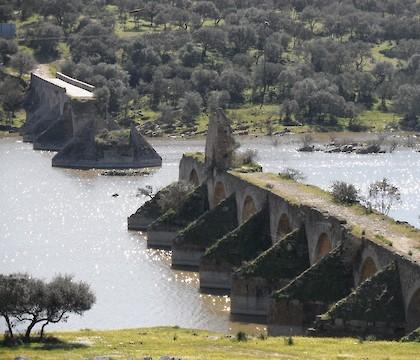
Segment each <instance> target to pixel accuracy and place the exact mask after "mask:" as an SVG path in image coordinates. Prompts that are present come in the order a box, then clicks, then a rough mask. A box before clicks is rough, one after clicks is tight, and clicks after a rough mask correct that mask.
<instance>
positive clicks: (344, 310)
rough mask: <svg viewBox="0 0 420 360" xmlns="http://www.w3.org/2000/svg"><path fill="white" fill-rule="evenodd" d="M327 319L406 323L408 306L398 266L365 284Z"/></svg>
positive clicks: (380, 273)
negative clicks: (406, 306)
mask: <svg viewBox="0 0 420 360" xmlns="http://www.w3.org/2000/svg"><path fill="white" fill-rule="evenodd" d="M323 317H324V316H323ZM325 318H331V319H343V320H364V321H368V322H376V321H382V322H386V323H397V324H398V323H404V322H405V312H404V302H403V299H402V292H401V284H400V277H399V274H398V268H397V265H396V264H395V263H392V264H390V265H389V266H388V267H386V268H385V269H383V270H382V271H380V272H379V273H377V274H376V275H374V276H373V277H372V278H370V279H367V280H366V281H364V282H363V283H362V284H361V285H360V286H359V287H358V288H356V289H355V290H354V291H353V292H352V293H351V294H350V295H348V296H347V297H346V298H344V299H342V300H340V301H339V302H337V303H336V304H335V305H334V306H332V307H331V309H329V310H328V312H327V313H326V314H325Z"/></svg>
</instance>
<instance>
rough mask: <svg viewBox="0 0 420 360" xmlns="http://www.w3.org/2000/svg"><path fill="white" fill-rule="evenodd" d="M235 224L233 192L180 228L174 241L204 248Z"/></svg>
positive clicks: (236, 223) (236, 217) (233, 227)
mask: <svg viewBox="0 0 420 360" xmlns="http://www.w3.org/2000/svg"><path fill="white" fill-rule="evenodd" d="M237 226H238V215H237V208H236V198H235V195H234V194H233V195H231V196H229V197H228V198H227V199H225V200H224V201H222V202H221V203H220V204H219V205H217V206H216V207H215V208H213V209H212V210H210V211H208V212H206V213H205V214H203V215H202V216H200V217H199V218H198V219H197V220H195V221H194V222H192V223H191V224H190V225H188V226H187V227H186V228H185V229H184V230H182V231H181V232H180V233H179V234H178V236H177V237H176V238H175V243H182V244H191V245H195V246H198V247H200V248H203V249H205V248H207V247H209V246H210V245H212V244H213V243H214V242H215V241H216V240H218V239H220V238H221V237H222V236H224V235H225V234H227V233H229V232H231V231H232V230H233V229H235V228H236V227H237Z"/></svg>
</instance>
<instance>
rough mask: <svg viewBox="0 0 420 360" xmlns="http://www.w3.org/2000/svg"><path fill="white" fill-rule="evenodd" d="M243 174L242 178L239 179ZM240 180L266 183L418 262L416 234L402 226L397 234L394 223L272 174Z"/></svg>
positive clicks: (419, 241) (419, 249) (418, 237)
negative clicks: (361, 212) (366, 213)
mask: <svg viewBox="0 0 420 360" xmlns="http://www.w3.org/2000/svg"><path fill="white" fill-rule="evenodd" d="M242 175H243V176H242ZM242 175H241V177H242V178H248V179H249V180H250V182H252V183H255V181H258V182H262V181H263V184H264V185H267V184H270V187H271V188H272V189H271V191H272V192H274V193H277V194H279V195H280V196H281V195H283V196H284V197H285V198H294V199H295V200H296V201H297V202H298V203H301V204H304V205H308V206H311V207H315V208H317V209H319V210H320V211H322V212H327V213H328V214H330V215H331V216H337V217H340V218H342V219H345V220H346V221H347V223H348V224H349V225H351V226H356V227H358V228H360V229H362V230H364V231H365V232H366V236H367V237H368V238H369V239H371V240H372V241H375V242H377V243H380V244H382V245H383V244H385V242H384V241H383V240H381V237H384V238H385V239H386V240H387V241H390V242H391V243H392V247H393V249H395V250H397V251H398V252H400V253H402V254H404V255H408V256H409V257H410V258H412V259H415V260H420V231H416V232H414V231H413V232H411V233H409V234H407V233H408V230H407V229H406V227H404V226H403V225H400V226H401V232H400V231H399V229H398V227H399V226H398V225H397V224H396V223H392V222H391V221H390V219H389V218H386V217H382V216H380V215H376V214H371V215H361V214H359V213H357V211H356V210H355V209H354V208H352V207H347V206H342V205H339V204H336V203H334V202H332V201H331V200H330V199H328V198H326V197H325V196H324V197H323V196H322V195H320V194H317V193H316V192H311V191H309V190H305V188H306V187H305V185H303V184H299V183H296V182H293V181H284V180H282V179H278V178H277V179H278V180H276V179H273V174H261V173H260V174H242ZM410 254H411V255H410Z"/></svg>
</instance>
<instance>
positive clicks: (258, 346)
mask: <svg viewBox="0 0 420 360" xmlns="http://www.w3.org/2000/svg"><path fill="white" fill-rule="evenodd" d="M53 335H54V336H57V337H58V338H59V339H60V341H61V342H56V343H55V344H53V343H49V344H31V345H28V346H26V345H22V346H19V347H15V348H8V347H4V346H0V358H1V359H4V360H8V359H15V357H17V356H19V355H20V356H26V357H28V358H30V359H31V360H38V359H39V360H40V359H42V360H52V359H68V360H73V359H93V358H94V357H95V356H105V358H108V357H109V358H111V359H143V358H144V357H145V356H152V357H153V359H159V358H160V357H161V356H165V355H167V356H174V357H179V358H182V359H224V360H225V359H229V360H235V359H241V360H242V359H393V360H394V359H395V360H396V359H416V358H418V354H419V353H420V343H398V342H383V341H381V342H379V341H378V342H376V341H359V340H357V339H330V338H303V337H296V338H292V341H291V342H292V344H290V342H289V341H285V339H284V338H268V339H264V338H263V337H255V338H249V339H248V341H241V342H239V341H237V340H236V338H235V337H230V336H225V335H223V334H218V333H210V332H206V331H198V330H184V329H178V328H145V329H132V330H119V331H91V330H82V331H78V332H65V333H56V334H53ZM286 340H287V339H286Z"/></svg>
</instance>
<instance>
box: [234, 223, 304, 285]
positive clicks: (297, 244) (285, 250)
mask: <svg viewBox="0 0 420 360" xmlns="http://www.w3.org/2000/svg"><path fill="white" fill-rule="evenodd" d="M309 265H310V264H309V253H308V241H307V239H306V235H305V229H304V228H301V229H296V230H294V231H293V232H291V233H290V234H288V235H286V236H285V237H284V238H283V239H281V240H280V241H278V242H276V243H275V244H274V245H273V246H272V247H271V248H270V249H268V250H266V251H264V252H263V253H262V254H261V255H259V256H258V257H257V258H255V259H254V260H253V261H251V262H250V263H248V264H245V265H244V266H242V267H241V268H240V269H239V270H238V272H237V274H238V275H239V276H241V277H244V278H251V277H260V278H263V279H265V280H267V281H268V282H269V283H272V284H275V283H276V282H278V281H279V279H293V278H295V277H296V276H298V275H299V274H301V273H302V272H303V271H305V270H306V269H307V268H308V267H309Z"/></svg>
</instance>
